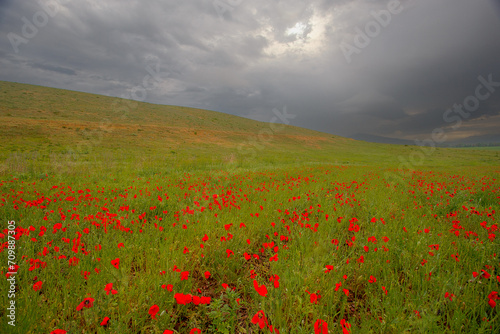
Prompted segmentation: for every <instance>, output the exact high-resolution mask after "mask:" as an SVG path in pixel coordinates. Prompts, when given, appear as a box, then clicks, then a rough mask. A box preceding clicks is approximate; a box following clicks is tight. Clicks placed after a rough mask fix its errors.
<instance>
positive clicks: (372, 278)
mask: <svg viewBox="0 0 500 334" xmlns="http://www.w3.org/2000/svg"><path fill="white" fill-rule="evenodd" d="M376 281H377V279H376V278H375V277H373V276H372V275H370V279H369V280H368V283H375V282H376Z"/></svg>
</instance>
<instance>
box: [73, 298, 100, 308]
mask: <svg viewBox="0 0 500 334" xmlns="http://www.w3.org/2000/svg"><path fill="white" fill-rule="evenodd" d="M94 300H95V299H94V298H90V297H87V298H85V299H84V300H83V301H82V302H81V303H80V304H79V305H78V306H77V307H76V310H77V311H80V310H81V309H82V308H84V307H85V308H91V307H92V306H94Z"/></svg>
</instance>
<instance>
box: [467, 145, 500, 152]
mask: <svg viewBox="0 0 500 334" xmlns="http://www.w3.org/2000/svg"><path fill="white" fill-rule="evenodd" d="M460 148H461V149H467V150H486V151H500V146H483V147H479V146H478V147H460Z"/></svg>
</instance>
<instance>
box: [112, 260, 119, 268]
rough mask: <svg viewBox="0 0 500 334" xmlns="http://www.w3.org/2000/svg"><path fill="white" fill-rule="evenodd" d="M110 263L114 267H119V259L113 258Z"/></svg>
mask: <svg viewBox="0 0 500 334" xmlns="http://www.w3.org/2000/svg"><path fill="white" fill-rule="evenodd" d="M111 264H112V265H113V266H114V267H115V268H116V269H119V266H120V259H114V260H111Z"/></svg>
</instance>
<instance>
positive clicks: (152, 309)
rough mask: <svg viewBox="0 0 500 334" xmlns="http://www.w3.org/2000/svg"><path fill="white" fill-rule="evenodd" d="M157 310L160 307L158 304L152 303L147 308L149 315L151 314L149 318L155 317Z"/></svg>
mask: <svg viewBox="0 0 500 334" xmlns="http://www.w3.org/2000/svg"><path fill="white" fill-rule="evenodd" d="M158 311H160V308H159V307H158V305H156V304H155V305H153V306H151V307H150V308H149V312H148V313H149V315H151V318H152V319H156V314H157V313H158Z"/></svg>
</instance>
